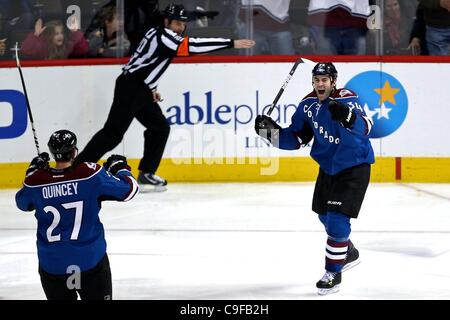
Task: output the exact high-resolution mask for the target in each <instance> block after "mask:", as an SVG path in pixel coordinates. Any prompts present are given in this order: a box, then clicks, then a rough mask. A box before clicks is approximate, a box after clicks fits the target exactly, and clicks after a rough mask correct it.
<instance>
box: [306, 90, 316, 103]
mask: <svg viewBox="0 0 450 320" xmlns="http://www.w3.org/2000/svg"><path fill="white" fill-rule="evenodd" d="M309 98H317V93H316V91H315V90H313V91H311V92H310V93H308V94H307V95H306V96H304V97H303V99H302V101H303V100H306V99H309Z"/></svg>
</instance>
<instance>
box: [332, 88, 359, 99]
mask: <svg viewBox="0 0 450 320" xmlns="http://www.w3.org/2000/svg"><path fill="white" fill-rule="evenodd" d="M357 96H358V95H357V94H356V93H354V92H353V91H352V90H349V89H346V88H341V89H337V90H335V91H334V92H333V94H332V95H331V97H332V98H350V97H357Z"/></svg>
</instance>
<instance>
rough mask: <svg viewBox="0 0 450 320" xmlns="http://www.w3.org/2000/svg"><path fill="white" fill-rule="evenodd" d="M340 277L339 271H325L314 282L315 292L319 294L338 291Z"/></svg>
mask: <svg viewBox="0 0 450 320" xmlns="http://www.w3.org/2000/svg"><path fill="white" fill-rule="evenodd" d="M341 280H342V277H341V273H340V272H331V271H326V272H325V274H324V275H323V277H322V279H320V280H319V281H318V282H317V283H316V287H317V289H318V291H317V293H318V294H319V295H321V296H323V295H327V294H332V293H335V292H338V291H339V287H340V283H341Z"/></svg>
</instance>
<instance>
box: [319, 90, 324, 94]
mask: <svg viewBox="0 0 450 320" xmlns="http://www.w3.org/2000/svg"><path fill="white" fill-rule="evenodd" d="M317 91H318V92H319V94H324V93H325V89H323V90H320V89H319V90H317Z"/></svg>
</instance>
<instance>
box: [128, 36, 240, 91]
mask: <svg viewBox="0 0 450 320" xmlns="http://www.w3.org/2000/svg"><path fill="white" fill-rule="evenodd" d="M233 45H234V42H233V40H232V39H224V38H189V37H185V38H183V37H180V36H179V35H178V34H177V33H175V32H173V31H172V30H170V29H167V28H159V27H158V28H151V29H150V30H149V31H148V32H147V33H146V35H145V36H144V38H143V39H142V40H141V43H140V44H139V47H138V48H137V49H136V52H135V53H134V54H133V56H132V57H131V58H130V61H128V64H127V65H126V66H125V67H123V71H124V72H125V73H126V74H127V73H130V74H132V75H134V76H137V77H138V78H139V79H141V80H143V81H144V82H145V83H146V84H147V85H148V86H149V88H150V89H151V90H156V87H157V86H158V82H159V79H160V78H161V76H162V74H163V73H164V71H166V69H167V67H168V66H169V64H170V62H171V61H172V59H173V58H174V57H175V56H177V55H178V56H187V55H189V54H190V53H191V54H195V53H206V52H212V51H217V50H221V49H226V48H232V47H233Z"/></svg>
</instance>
